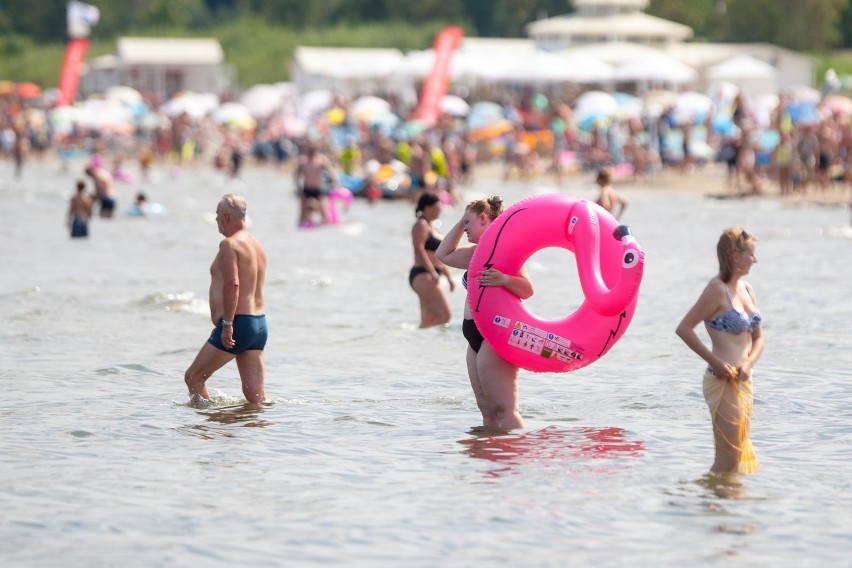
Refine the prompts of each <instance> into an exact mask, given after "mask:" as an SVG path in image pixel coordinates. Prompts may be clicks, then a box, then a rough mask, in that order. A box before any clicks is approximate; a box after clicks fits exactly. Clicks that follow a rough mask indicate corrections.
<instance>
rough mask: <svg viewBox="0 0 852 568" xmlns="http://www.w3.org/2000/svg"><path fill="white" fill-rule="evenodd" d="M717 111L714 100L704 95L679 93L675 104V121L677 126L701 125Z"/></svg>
mask: <svg viewBox="0 0 852 568" xmlns="http://www.w3.org/2000/svg"><path fill="white" fill-rule="evenodd" d="M715 109H716V105H715V104H714V103H713V99H711V98H710V97H708V96H707V95H705V94H703V93H698V92H695V91H688V92H685V93H679V94H678V95H677V97H676V98H675V102H674V120H675V122H676V123H677V124H686V123H691V124H701V123H702V122H704V121H705V120H706V119H707V117H708V116H709V115H710V114H711V113H712V112H713V111H714V110H715Z"/></svg>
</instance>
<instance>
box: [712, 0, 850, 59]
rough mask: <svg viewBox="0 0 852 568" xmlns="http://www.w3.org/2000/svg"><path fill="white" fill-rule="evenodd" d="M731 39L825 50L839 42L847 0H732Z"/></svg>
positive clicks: (729, 6)
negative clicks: (839, 30)
mask: <svg viewBox="0 0 852 568" xmlns="http://www.w3.org/2000/svg"><path fill="white" fill-rule="evenodd" d="M726 6H727V9H726V13H725V21H726V23H727V30H728V33H727V39H728V41H740V42H754V41H766V42H770V43H774V44H777V45H780V46H783V47H786V48H789V49H793V50H796V51H810V52H816V53H824V52H826V51H827V50H829V49H831V48H833V47H836V46H837V45H839V42H840V39H841V36H840V33H839V32H838V28H837V25H838V24H839V23H840V14H841V11H842V10H844V9H845V8H846V7H847V0H728V2H727V3H726Z"/></svg>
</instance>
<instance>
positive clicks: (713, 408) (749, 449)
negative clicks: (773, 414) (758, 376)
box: [704, 370, 760, 473]
mask: <svg viewBox="0 0 852 568" xmlns="http://www.w3.org/2000/svg"><path fill="white" fill-rule="evenodd" d="M704 400H705V401H707V406H708V407H709V408H710V417H711V418H712V420H713V431H714V434H715V435H714V438H713V439H714V443H716V444H720V443H721V444H726V445H727V447H726V448H718V447H717V448H716V451H717V453H718V452H719V451H720V450H723V451H726V452H731V453H735V452H736V453H739V456H740V458H739V464H738V466H737V470H736V472H737V473H754V472H756V471H757V468H758V467H759V465H760V464H759V463H758V461H757V456H756V455H755V453H754V447H753V446H752V445H751V439H750V438H749V433H750V432H751V416H752V414H753V412H754V384H753V383H752V380H751V378H749V380H747V381H736V380H726V379H720V378H718V377H717V376H716V375H714V374H713V373H712V372H710V371H709V370H708V371H707V372H705V373H704ZM720 422H724V423H727V424H726V425H727V426H729V427H728V428H726V429H725V430H723V429H722V428H720ZM726 431H727V434H726ZM732 432H736V434H733V435H732V434H731V433H732Z"/></svg>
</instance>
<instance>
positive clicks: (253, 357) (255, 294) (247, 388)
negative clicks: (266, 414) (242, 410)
mask: <svg viewBox="0 0 852 568" xmlns="http://www.w3.org/2000/svg"><path fill="white" fill-rule="evenodd" d="M216 224H217V225H218V226H219V232H220V233H222V234H223V235H224V236H225V238H224V239H222V241H221V242H220V243H219V253H218V254H217V255H216V258H215V259H214V260H213V265H212V266H211V267H210V318H211V320H212V321H213V324H214V325H215V326H216V327H215V328H214V329H213V332H212V333H211V334H210V338H209V339H208V340H207V342H206V343H205V344H204V345H203V346H202V347H201V350H200V351H199V352H198V355H196V357H195V360H194V361H193V362H192V365H190V366H189V369H187V370H186V374H185V375H184V380H185V381H186V386H187V387H188V388H189V394H190V396H191V402H192V403H199V402H202V401H201V400H199V398H202V399H209V398H210V395H209V393H208V392H207V386H206V385H205V382H206V381H207V379H208V378H210V376H211V375H212V374H213V373H215V372H216V371H217V370H218V369H220V368H222V367H223V366H224V365H225V364H226V363H228V362H229V361H231V360H232V359H235V358H236V360H237V369H238V370H239V372H240V380H241V381H242V387H243V395H245V397H246V400H248V401H249V402H263V401H264V400H266V393H265V392H264V388H263V378H264V368H263V348H264V347H265V345H266V339H267V334H268V331H267V327H266V316H265V315H264V314H263V308H264V302H263V282H264V278H265V276H266V253H264V251H263V247H262V246H261V245H260V242H258V240H257V239H256V238H255V237H254V236H253V235H252V234H251V233H249V232H248V230H247V229H246V201H245V199H244V198H243V197H241V196H239V195H235V194H233V193H229V194H227V195H225V196H224V197H222V200H221V201H220V202H219V205H218V207H217V208H216Z"/></svg>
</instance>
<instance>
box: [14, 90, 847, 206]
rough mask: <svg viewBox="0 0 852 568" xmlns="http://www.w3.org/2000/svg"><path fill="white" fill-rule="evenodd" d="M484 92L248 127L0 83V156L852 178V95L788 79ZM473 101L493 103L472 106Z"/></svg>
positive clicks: (768, 180) (120, 169) (385, 171)
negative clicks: (91, 103)
mask: <svg viewBox="0 0 852 568" xmlns="http://www.w3.org/2000/svg"><path fill="white" fill-rule="evenodd" d="M814 92H816V91H814ZM487 94H488V96H490V97H492V98H499V100H500V103H499V104H498V103H492V102H489V101H488V100H483V99H481V98H477V97H478V95H477V94H471V95H470V96H469V97H468V101H467V103H468V104H469V110H468V111H467V112H468V114H467V116H465V115H464V113H463V112H459V111H456V113H455V114H450V113H447V114H444V115H443V116H442V117H441V119H440V120H439V121H438V123H437V124H434V125H425V124H422V123H420V122H418V121H417V120H416V119H415V118H414V116H413V114H414V109H412V108H407V107H404V106H403V105H402V104H400V103H399V102H398V101H397V100H396V99H395V98H394V97H392V96H388V97H387V103H388V106H389V114H388V115H383V116H382V117H381V118H377V117H375V116H364V115H363V114H359V113H358V112H357V109H353V98H352V97H346V96H343V95H339V94H338V95H336V96H333V97H331V98H330V99H329V100H328V102H327V104H325V105H322V106H320V107H318V108H317V109H314V110H313V111H312V112H311V114H310V116H307V117H306V122H305V123H304V126H303V127H293V126H292V123H293V122H294V121H293V120H291V118H292V117H290V116H286V115H284V114H283V112H284V111H283V110H282V111H280V112H273V113H272V114H270V115H268V116H265V117H259V118H258V119H257V120H256V121H254V122H253V123H251V126H250V127H248V126H247V125H245V124H242V123H240V124H236V123H228V122H221V121H216V120H214V119H213V117H212V116H210V115H204V116H200V117H199V116H197V115H191V114H190V113H188V112H183V113H181V114H178V115H177V116H172V117H171V118H167V117H165V116H163V115H162V114H158V110H157V106H156V103H153V102H152V103H151V106H150V108H149V109H148V113H149V114H148V115H149V116H155V117H156V119H155V120H144V121H142V120H140V121H139V122H140V123H139V124H127V125H124V126H122V127H115V126H113V127H108V128H88V129H87V128H84V127H80V126H78V125H76V124H71V125H70V126H68V125H66V126H65V127H64V129H62V128H59V127H58V126H57V125H55V124H53V122H52V121H51V120H50V117H51V113H50V110H49V109H47V108H44V107H40V106H38V103H37V102H33V101H26V100H23V99H15V98H14V97H10V96H8V95H6V96H3V97H0V157H2V158H5V159H11V160H13V161H14V163H15V172H16V176H20V175H21V173H22V171H23V168H24V167H25V164H26V162H27V160H28V159H44V157H45V156H46V155H47V154H55V155H56V156H57V157H58V158H59V159H61V160H70V159H72V158H74V157H79V156H81V155H82V156H88V155H91V154H99V155H102V156H105V157H108V158H109V159H110V160H111V161H112V167H111V169H110V173H111V174H112V175H113V176H114V177H115V178H117V179H118V180H119V181H121V180H122V179H124V178H126V177H128V176H131V175H132V174H131V173H130V171H131V169H130V168H128V167H127V164H128V163H129V162H135V163H136V164H138V169H139V171H140V172H141V176H142V177H143V179H147V178H148V176H149V175H150V173H151V171H152V168H153V167H154V166H157V165H159V166H161V167H166V168H168V169H173V168H197V167H205V166H207V167H210V166H212V167H214V168H216V169H217V170H219V171H222V172H223V173H225V174H226V175H229V176H232V177H238V176H239V175H240V171H241V169H242V168H243V167H244V165H245V164H246V163H251V164H253V165H261V164H275V165H279V166H289V167H294V166H293V164H296V163H297V162H298V156H299V154H301V153H303V152H304V151H306V150H307V149H308V148H313V149H315V150H316V151H318V152H319V153H321V154H322V155H325V156H327V157H328V158H329V159H330V160H331V161H332V164H333V165H334V166H335V168H336V169H337V170H338V171H339V173H340V176H339V178H337V179H336V180H335V181H336V182H338V183H339V184H341V185H343V186H345V187H347V188H348V189H350V190H351V191H353V193H355V194H356V195H360V196H364V197H369V198H372V199H376V198H379V197H397V196H403V197H409V198H412V199H413V200H414V201H415V202H416V199H417V198H418V197H419V194H418V192H419V191H421V190H423V189H434V188H438V189H440V190H443V191H446V192H448V193H449V194H450V196H451V197H452V199H453V200H454V201H457V200H458V195H457V193H456V192H455V191H454V190H455V188H456V186H457V185H458V184H464V183H468V182H470V181H471V180H472V179H473V176H474V175H475V167H476V164H478V163H483V162H498V163H502V164H503V165H504V169H503V175H504V177H506V178H510V177H519V178H526V179H533V178H536V177H539V176H543V175H552V176H554V177H555V179H556V180H557V182H560V181H561V180H562V179H563V176H565V175H567V174H569V173H570V172H576V171H581V172H586V171H597V170H598V169H601V168H603V167H609V168H611V171H612V173H613V176H614V178H616V179H619V180H620V179H623V178H626V179H629V180H636V179H639V178H642V177H644V176H653V175H654V174H655V173H658V172H660V171H662V170H664V169H669V170H673V171H680V172H683V173H684V174H689V173H691V172H695V171H700V169H701V167H702V165H704V164H706V163H708V162H719V163H723V164H726V165H727V168H728V171H729V177H728V181H729V184H728V190H729V192H731V193H734V194H755V195H757V194H761V193H767V192H768V191H767V188H768V187H769V186H770V185H772V186H775V187H777V188H778V190H777V193H780V194H781V195H782V196H789V195H805V194H808V193H812V192H814V191H816V192H826V191H829V190H830V189H831V188H841V189H846V188H848V187H850V186H852V108H850V109H843V108H836V107H832V108H829V107H821V106H820V104H819V101H812V100H807V101H803V100H801V98H797V97H800V96H799V95H796V94H795V93H784V92H782V93H780V95H779V96H778V97H777V103H776V104H775V106H773V107H772V108H766V107H765V103H763V104H764V106H758V105H757V104H756V103H755V102H754V101H753V100H752V99H751V97H749V96H748V95H747V93H744V92H740V93H738V94H736V95H735V96H730V95H726V97H727V98H720V97H716V99H717V100H716V103H715V105H714V107H713V108H712V109H711V110H709V111H701V112H698V111H695V112H692V113H686V114H685V113H684V112H683V111H682V109H680V108H679V107H678V106H677V104H678V103H677V93H669V95H670V96H669V97H668V98H664V99H661V100H662V103H661V102H659V101H656V102H652V101H651V100H650V99H647V100H646V101H645V102H644V103H643V102H642V99H641V97H632V101H633V102H632V103H631V104H630V106H628V107H625V109H621V110H616V111H613V112H607V113H604V112H601V113H589V112H587V111H584V110H583V109H581V108H580V106H581V105H580V103H579V102H578V101H581V100H582V97H583V95H584V94H588V93H580V92H579V91H576V90H572V89H566V90H565V91H564V92H563V93H560V94H558V95H557V94H553V93H551V94H550V96H547V95H545V94H543V93H541V92H535V91H532V90H521V91H517V92H514V91H513V92H508V93H503V94H500V95H495V94H492V93H487ZM601 94H603V93H601ZM616 94H619V95H622V96H621V98H630V96H629V95H624V94H620V93H616ZM479 96H485V93H482V94H479ZM809 96H810V99H813V96H812V95H809ZM479 103H482V104H483V106H482V107H480V108H487V109H488V111H489V113H490V114H488V113H486V114H485V115H483V114H482V113H479V114H477V110H478V109H477V104H479ZM805 103H807V104H805ZM802 108H805V109H808V110H806V111H803V110H802ZM494 109H496V111H495V110H494ZM578 113H580V114H578ZM474 114H477V116H476V118H474V116H473V115H474ZM387 116H391V117H392V118H393V120H392V121H388V120H387V118H386V117H387ZM483 117H484V118H483ZM330 181H331V180H325V186H326V188H327V186H328V185H329V183H330ZM773 193H776V192H773Z"/></svg>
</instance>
